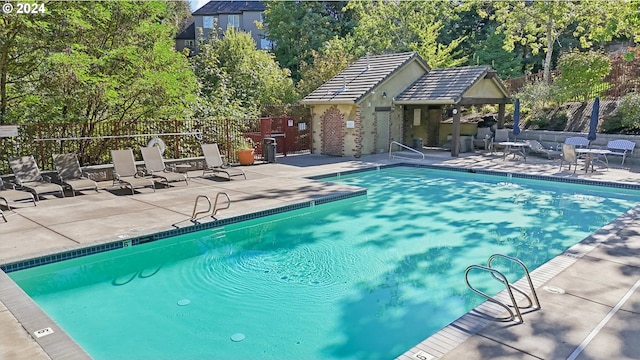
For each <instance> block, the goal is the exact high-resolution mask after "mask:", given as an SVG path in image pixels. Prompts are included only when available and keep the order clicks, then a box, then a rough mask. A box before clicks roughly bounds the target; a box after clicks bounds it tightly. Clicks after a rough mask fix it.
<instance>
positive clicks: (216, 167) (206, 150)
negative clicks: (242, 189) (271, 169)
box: [202, 144, 247, 180]
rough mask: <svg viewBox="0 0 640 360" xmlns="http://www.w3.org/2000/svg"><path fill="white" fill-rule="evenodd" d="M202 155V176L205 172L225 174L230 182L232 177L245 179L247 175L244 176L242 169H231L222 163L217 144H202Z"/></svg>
mask: <svg viewBox="0 0 640 360" xmlns="http://www.w3.org/2000/svg"><path fill="white" fill-rule="evenodd" d="M202 153H203V154H204V161H205V166H204V169H203V170H202V176H204V174H205V173H207V172H212V173H214V175H215V174H217V173H225V174H227V177H228V179H229V180H231V177H232V176H242V177H244V178H245V179H246V178H247V175H245V173H244V171H243V170H242V169H238V168H233V167H230V166H228V165H226V164H225V163H224V160H223V159H222V155H220V149H218V144H202Z"/></svg>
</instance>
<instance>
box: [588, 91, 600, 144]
mask: <svg viewBox="0 0 640 360" xmlns="http://www.w3.org/2000/svg"><path fill="white" fill-rule="evenodd" d="M599 112H600V98H599V97H596V99H595V100H594V101H593V109H592V110H591V119H590V120H589V135H588V136H587V139H589V141H593V140H595V139H596V129H597V128H598V113H599Z"/></svg>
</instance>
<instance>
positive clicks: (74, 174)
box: [53, 154, 98, 196]
mask: <svg viewBox="0 0 640 360" xmlns="http://www.w3.org/2000/svg"><path fill="white" fill-rule="evenodd" d="M53 163H54V164H55V165H56V169H57V170H58V176H60V180H61V181H62V183H63V184H65V185H67V186H68V187H69V188H70V189H71V194H72V195H73V196H76V192H78V191H82V190H95V191H96V192H98V184H97V183H96V182H95V181H93V180H91V179H89V178H88V177H87V176H86V175H85V174H83V172H82V168H81V167H80V163H79V162H78V157H77V156H76V154H53Z"/></svg>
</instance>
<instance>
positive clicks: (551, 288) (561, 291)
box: [543, 286, 565, 295]
mask: <svg viewBox="0 0 640 360" xmlns="http://www.w3.org/2000/svg"><path fill="white" fill-rule="evenodd" d="M543 289H544V290H545V291H547V292H549V293H552V294H558V295H562V294H564V293H565V291H564V289H561V288H559V287H556V286H544V287H543Z"/></svg>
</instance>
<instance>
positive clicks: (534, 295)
mask: <svg viewBox="0 0 640 360" xmlns="http://www.w3.org/2000/svg"><path fill="white" fill-rule="evenodd" d="M496 258H502V259H505V260H509V261H512V262H514V263H516V264H518V265H520V266H521V267H522V269H523V270H524V273H525V275H526V276H527V282H529V289H530V290H531V295H532V296H533V298H534V300H535V302H536V307H537V308H538V309H542V307H541V306H540V300H538V294H537V293H536V290H535V288H534V287H533V281H531V275H530V274H529V269H527V266H526V265H525V264H524V263H523V262H522V261H521V260H520V259H517V258H514V257H512V256H508V255H503V254H493V255H491V256H490V257H489V260H488V261H487V266H488V267H491V262H493V260H494V259H496ZM494 278H495V276H494ZM496 280H498V281H501V280H500V279H498V278H496ZM509 286H511V287H513V288H514V289H515V290H516V291H518V292H519V293H521V294H522V295H524V296H525V297H526V298H527V299H528V300H529V303H530V304H531V305H532V306H533V302H532V301H531V298H530V297H529V296H527V294H525V293H524V292H523V291H522V290H520V289H518V288H517V287H515V286H514V285H513V284H509Z"/></svg>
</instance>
